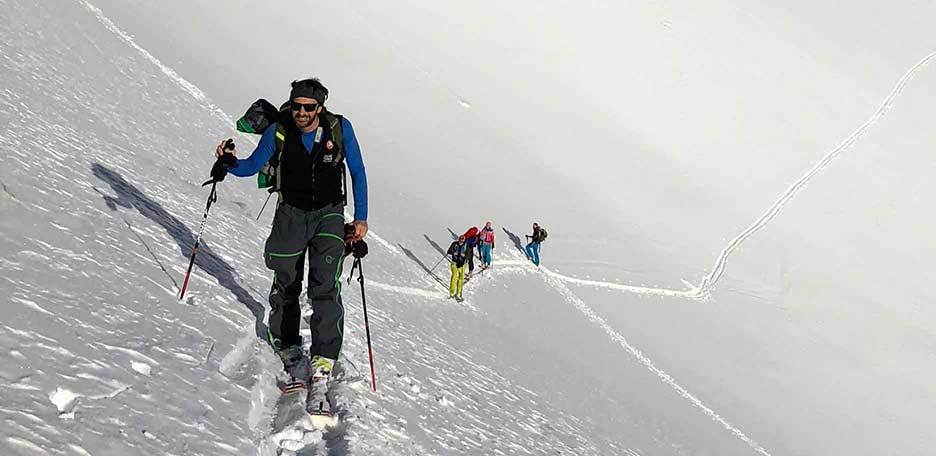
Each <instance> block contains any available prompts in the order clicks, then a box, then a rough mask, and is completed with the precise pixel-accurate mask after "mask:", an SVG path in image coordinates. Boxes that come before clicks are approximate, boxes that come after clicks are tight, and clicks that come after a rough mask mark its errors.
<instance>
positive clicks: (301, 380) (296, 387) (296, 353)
mask: <svg viewBox="0 0 936 456" xmlns="http://www.w3.org/2000/svg"><path fill="white" fill-rule="evenodd" d="M276 354H277V355H279V357H280V360H282V361H283V370H284V371H286V373H287V374H289V377H290V380H289V381H288V382H286V383H284V384H281V385H280V389H281V390H282V391H283V393H292V392H296V391H301V390H304V389H305V387H306V383H308V382H309V378H310V377H311V376H312V366H311V365H310V364H309V357H308V356H306V354H305V350H303V349H302V346H301V345H292V346H289V347H286V348H284V349H282V350H280V351H278V352H277V353H276Z"/></svg>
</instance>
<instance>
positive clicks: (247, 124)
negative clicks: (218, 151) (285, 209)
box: [237, 98, 344, 193]
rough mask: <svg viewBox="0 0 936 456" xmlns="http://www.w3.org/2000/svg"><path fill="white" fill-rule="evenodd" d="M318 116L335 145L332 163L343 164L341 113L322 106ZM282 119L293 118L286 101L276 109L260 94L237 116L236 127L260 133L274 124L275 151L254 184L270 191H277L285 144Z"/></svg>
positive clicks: (248, 131)
mask: <svg viewBox="0 0 936 456" xmlns="http://www.w3.org/2000/svg"><path fill="white" fill-rule="evenodd" d="M320 116H321V118H322V120H323V121H325V122H327V123H328V126H329V127H330V128H331V133H332V142H334V143H335V146H337V149H338V150H337V152H336V156H335V159H334V161H333V163H334V164H335V165H338V164H342V163H344V140H343V137H342V133H341V116H340V115H336V114H332V113H330V112H328V110H326V109H323V110H322V113H321V114H320ZM285 122H292V116H291V115H290V113H289V102H288V101H287V102H285V103H283V104H282V105H281V106H280V108H279V109H276V107H275V106H273V104H272V103H270V102H269V101H266V100H265V99H263V98H261V99H259V100H257V101H255V102H254V103H253V104H252V105H250V107H249V108H247V112H246V113H244V115H243V116H241V118H240V119H237V131H240V132H242V133H250V134H255V135H262V134H263V133H264V132H265V131H266V130H267V129H268V128H270V127H271V126H272V125H273V124H276V138H275V143H276V152H274V153H273V156H272V157H270V161H269V162H267V163H266V164H265V165H263V167H262V168H260V172H259V173H257V187H258V188H269V187H272V188H270V193H273V192H278V191H279V182H278V181H277V179H276V174H277V170H278V169H279V163H280V158H281V156H282V154H283V146H284V144H286V128H285V127H284V126H283V125H284V123H285Z"/></svg>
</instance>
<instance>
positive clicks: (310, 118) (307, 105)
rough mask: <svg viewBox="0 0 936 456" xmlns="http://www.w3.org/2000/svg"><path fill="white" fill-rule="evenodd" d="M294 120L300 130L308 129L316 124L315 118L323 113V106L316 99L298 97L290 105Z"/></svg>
mask: <svg viewBox="0 0 936 456" xmlns="http://www.w3.org/2000/svg"><path fill="white" fill-rule="evenodd" d="M289 110H290V112H292V116H293V120H294V121H295V122H296V126H297V127H299V129H304V128H308V127H309V126H311V125H312V123H313V122H315V118H316V117H318V114H319V113H320V112H322V106H321V105H319V102H318V101H316V100H315V98H306V97H296V98H293V99H292V101H291V102H290V105H289Z"/></svg>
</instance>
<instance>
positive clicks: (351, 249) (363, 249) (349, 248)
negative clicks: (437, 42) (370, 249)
mask: <svg viewBox="0 0 936 456" xmlns="http://www.w3.org/2000/svg"><path fill="white" fill-rule="evenodd" d="M349 254H350V255H353V256H354V258H364V257H365V256H367V243H366V242H364V241H363V240H360V241H354V242H349V243H347V244H345V255H349Z"/></svg>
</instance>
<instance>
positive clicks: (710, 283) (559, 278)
mask: <svg viewBox="0 0 936 456" xmlns="http://www.w3.org/2000/svg"><path fill="white" fill-rule="evenodd" d="M79 2H80V3H81V4H82V5H83V6H84V7H85V8H86V9H87V10H88V11H90V12H91V13H93V14H94V15H95V16H96V17H97V19H98V20H99V21H100V22H101V23H102V24H103V25H104V26H105V27H106V28H107V29H108V30H110V31H111V32H113V33H115V34H116V35H117V36H119V37H120V38H121V39H122V40H123V41H125V42H126V43H127V44H128V45H130V46H131V47H132V48H133V49H135V50H137V51H138V52H139V53H141V54H142V55H143V56H144V57H145V58H146V59H147V60H149V61H150V62H152V63H153V64H154V65H156V66H157V67H158V68H159V69H160V70H161V71H162V72H163V73H164V74H165V75H166V76H168V77H169V78H170V79H172V80H173V81H175V82H176V83H177V84H179V85H180V86H181V87H182V88H183V89H184V90H185V91H186V92H187V93H188V94H190V95H191V96H192V97H193V98H194V99H195V100H196V101H198V102H199V103H201V104H202V105H203V106H205V107H206V108H207V109H208V110H209V111H210V112H211V113H212V114H214V115H215V116H217V117H218V118H219V119H220V120H222V121H223V122H225V123H227V124H228V125H231V124H233V120H232V119H231V118H230V117H229V116H227V115H226V114H225V113H224V112H223V111H221V110H220V109H219V108H218V107H217V106H215V105H214V104H212V103H211V102H210V100H209V99H208V97H207V96H206V95H205V94H204V93H203V92H202V91H201V90H200V89H198V88H197V87H196V86H195V85H194V84H192V83H190V82H189V81H187V80H185V79H184V78H182V77H181V76H179V75H178V73H176V72H175V71H174V70H172V69H171V68H169V67H168V66H166V65H164V64H163V63H162V62H160V61H159V60H158V59H157V58H156V57H154V56H153V55H152V54H150V53H149V52H148V51H146V50H145V49H143V48H142V47H140V46H139V45H137V44H136V43H135V42H134V40H133V38H132V37H131V36H130V35H128V34H126V33H125V32H123V31H122V30H120V29H119V28H118V27H117V26H116V25H115V24H114V23H113V22H112V21H110V20H109V19H108V18H107V17H106V16H104V14H103V12H102V11H101V10H100V9H98V8H97V7H95V6H93V5H92V4H90V3H88V2H87V1H84V0H79ZM934 58H936V52H934V53H931V54H929V55H927V56H926V57H924V58H923V59H921V60H920V61H919V62H918V63H917V64H915V65H914V66H913V67H911V68H910V69H909V70H908V71H907V72H906V73H905V74H904V75H903V76H902V77H901V79H900V80H899V81H898V83H897V85H896V86H895V87H894V89H893V90H892V91H891V92H890V94H889V95H888V97H887V98H885V100H884V101H883V103H882V104H881V106H880V107H879V108H878V110H877V111H875V112H874V114H873V115H872V116H871V117H870V118H869V119H868V120H867V121H866V122H865V123H863V124H862V125H861V126H860V127H859V128H858V129H857V130H855V131H854V132H853V133H852V134H851V135H849V136H848V137H847V138H846V139H845V140H844V141H842V142H841V143H840V144H839V145H838V146H837V147H836V148H834V149H833V150H832V151H830V152H828V153H827V154H826V155H825V156H824V157H823V158H822V159H821V160H820V161H819V162H818V163H817V164H816V165H814V166H813V167H812V168H810V169H809V170H808V171H807V172H806V174H804V175H803V176H802V177H800V178H799V179H798V180H797V181H795V182H794V183H793V184H792V185H791V186H790V187H789V188H788V189H787V190H786V191H785V192H784V193H783V194H781V195H780V197H779V198H778V199H777V200H776V201H775V202H774V203H773V204H772V205H771V206H770V207H769V208H768V209H767V210H766V211H765V212H764V213H763V214H762V215H761V216H760V217H759V218H758V219H757V220H755V221H754V223H752V224H751V225H750V226H749V227H748V228H746V229H745V230H744V231H742V232H741V233H740V234H739V235H737V236H736V237H735V238H734V239H733V240H732V241H731V242H730V243H729V244H728V245H727V246H726V247H725V248H724V249H723V250H722V252H721V254H720V255H719V257H718V258H717V260H716V262H715V266H714V268H713V269H712V271H711V272H710V273H709V274H708V276H707V277H705V279H704V280H703V282H702V284H701V286H699V287H698V288H694V289H693V288H690V289H688V290H672V289H665V288H652V287H638V286H631V285H623V284H616V283H611V282H602V281H594V280H585V279H579V278H575V277H570V276H565V275H562V274H558V273H555V272H552V271H550V270H549V269H547V268H544V267H543V268H540V269H541V270H542V272H543V278H544V280H545V281H546V283H547V284H548V285H550V286H551V287H552V288H554V289H555V290H556V291H557V292H559V293H560V294H561V295H562V296H563V297H564V298H565V299H566V300H567V301H568V302H569V303H570V304H572V305H573V306H574V307H575V308H576V309H578V310H579V311H580V312H582V314H584V315H585V316H586V318H587V319H588V320H590V321H592V322H593V323H595V324H597V325H599V326H600V327H601V328H602V329H603V330H604V331H605V333H606V334H607V335H608V336H609V337H610V338H611V339H612V340H614V341H615V342H617V343H618V344H620V345H621V347H623V348H624V349H625V350H626V351H627V352H629V353H630V354H631V355H633V356H634V357H635V358H636V359H637V360H638V361H639V362H640V363H641V364H643V365H644V366H645V367H646V368H647V369H648V370H650V371H651V372H652V373H653V374H654V375H656V376H657V377H659V378H660V380H662V381H663V382H664V383H666V384H667V385H669V386H670V387H671V388H673V389H674V390H675V391H676V392H677V393H678V394H679V395H680V396H681V397H683V398H684V399H686V400H687V401H688V402H690V403H691V404H692V405H693V406H694V407H695V408H697V409H699V410H701V411H702V412H703V413H704V414H705V415H707V416H708V417H710V418H711V419H712V420H714V421H715V422H717V423H719V424H720V425H721V426H722V427H724V428H725V429H726V430H728V431H729V432H731V433H732V434H733V435H734V436H736V437H738V438H739V439H741V440H742V441H744V442H745V443H746V444H748V445H749V446H750V447H751V448H752V449H754V450H755V451H756V452H757V453H759V454H762V455H766V456H769V455H770V453H769V452H767V450H766V449H764V448H763V447H762V446H760V445H759V444H757V443H756V442H755V441H754V440H752V439H751V438H750V437H748V436H747V435H745V434H744V433H743V432H742V431H741V430H740V429H738V428H737V427H735V426H734V425H732V424H731V423H729V422H728V421H727V420H725V419H724V418H722V417H721V416H720V415H719V414H718V413H717V412H715V411H714V410H712V409H711V408H709V407H708V406H706V405H705V404H704V403H703V402H702V401H701V400H699V399H698V398H696V397H695V396H693V395H692V394H691V393H689V392H688V391H687V390H686V389H685V388H684V387H682V386H681V385H680V384H679V383H677V382H676V381H675V379H673V378H672V377H671V376H670V375H669V374H667V373H665V372H664V371H663V370H661V369H659V368H658V367H656V365H655V364H654V363H653V361H652V360H650V359H649V358H648V357H647V356H646V355H644V354H643V352H641V351H640V350H639V349H637V348H636V347H634V346H633V345H631V344H630V343H629V342H628V341H627V339H626V338H624V337H623V336H622V335H620V334H619V333H618V332H617V331H615V330H614V328H612V327H611V326H610V325H609V324H608V323H607V322H606V321H605V320H604V319H603V318H601V317H600V316H599V315H598V314H597V313H595V312H594V311H593V310H592V309H591V308H590V307H588V306H587V305H586V304H585V302H584V301H582V300H581V299H580V298H578V297H577V296H576V295H574V294H573V293H572V292H571V291H570V290H569V289H568V287H566V286H565V284H564V283H563V282H566V283H572V284H577V285H585V286H593V287H602V288H606V289H612V290H617V291H621V292H626V293H636V294H649V295H661V296H672V297H683V298H689V299H699V298H702V297H704V296H706V295H707V294H708V293H710V292H711V290H712V289H714V287H715V285H716V284H717V283H718V281H719V280H720V279H721V277H722V276H723V274H724V271H725V268H726V266H727V262H728V259H729V257H730V256H731V255H732V253H733V252H734V251H735V250H736V249H737V248H738V247H739V246H740V245H741V244H742V243H744V242H745V241H746V240H748V239H749V238H750V237H751V236H753V235H754V234H755V233H756V232H757V231H759V230H761V229H763V228H764V227H765V226H767V224H769V222H770V221H772V220H773V219H774V218H775V217H776V216H777V215H778V214H779V213H780V211H781V210H782V208H783V207H784V206H785V205H786V204H787V203H788V202H789V201H791V200H792V198H793V197H794V196H795V195H796V193H798V192H799V191H800V190H801V189H802V188H803V187H804V186H805V185H806V184H807V183H808V182H809V181H810V180H811V179H812V178H814V177H815V175H816V174H818V173H819V172H820V171H821V170H823V169H824V168H826V167H827V166H829V164H831V162H832V161H833V160H834V159H835V158H837V157H838V156H839V155H840V154H841V153H842V152H843V151H845V150H846V149H848V148H849V147H851V146H852V145H854V144H855V143H856V142H857V141H858V140H859V139H860V138H861V137H862V136H863V135H864V134H865V133H866V132H867V131H868V130H869V129H870V127H871V126H872V125H873V124H874V123H875V122H877V121H879V120H880V119H882V118H883V117H884V116H885V115H886V114H887V112H888V111H889V110H890V108H891V107H892V106H893V104H894V103H895V101H896V99H897V98H898V96H899V95H900V93H901V92H902V90H903V89H904V87H905V86H906V85H907V84H908V83H909V82H910V80H911V79H912V78H913V76H914V75H915V74H916V73H917V72H918V71H919V70H920V69H921V68H923V67H924V66H926V65H927V64H928V63H929V62H930V61H932V60H933V59H934ZM368 237H369V238H372V239H374V240H375V241H377V242H378V243H379V244H381V245H382V246H384V247H385V248H387V249H388V250H389V251H392V252H395V253H398V254H401V252H399V250H398V249H396V248H395V247H394V246H393V245H392V244H390V243H388V242H387V241H386V240H384V239H382V238H381V237H379V236H378V235H377V234H376V233H373V232H371V233H369V235H368ZM518 263H522V260H521V261H519V262H518ZM504 264H509V263H506V262H505V263H504ZM368 283H370V284H372V285H373V286H374V287H375V288H379V289H383V290H386V291H391V292H394V293H406V294H410V295H414V296H421V297H426V298H434V297H438V296H439V295H441V293H435V292H431V291H427V290H423V289H419V288H412V287H399V286H395V285H387V284H380V283H378V282H372V281H368ZM251 337H252V336H251ZM239 345H240V344H239ZM241 348H246V347H241ZM235 352H239V350H235ZM242 354H243V353H237V354H235V355H234V357H235V358H237V357H239V355H242ZM232 362H233V360H229V359H227V358H225V361H222V366H224V367H228V365H229V364H231V363H232ZM222 370H223V369H222ZM261 383H265V384H269V383H270V382H257V384H258V385H259V384H261ZM258 388H261V389H262V388H263V386H259V387H258ZM267 396H268V393H267V392H265V391H262V390H255V391H254V392H253V393H252V394H251V397H252V404H253V406H252V408H251V413H250V417H249V422H250V427H251V428H252V429H254V430H255V431H258V427H261V423H263V422H266V419H265V414H266V413H268V412H269V410H270V409H269V406H268V405H263V404H264V403H265V402H267V399H264V397H267ZM8 441H10V440H8ZM17 443H20V442H17Z"/></svg>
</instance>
